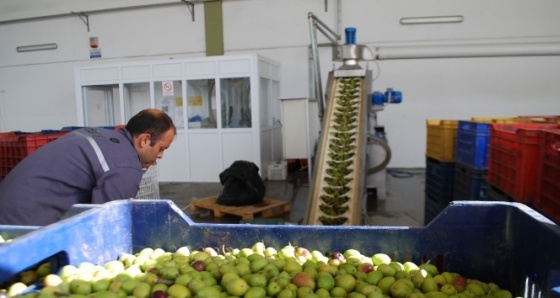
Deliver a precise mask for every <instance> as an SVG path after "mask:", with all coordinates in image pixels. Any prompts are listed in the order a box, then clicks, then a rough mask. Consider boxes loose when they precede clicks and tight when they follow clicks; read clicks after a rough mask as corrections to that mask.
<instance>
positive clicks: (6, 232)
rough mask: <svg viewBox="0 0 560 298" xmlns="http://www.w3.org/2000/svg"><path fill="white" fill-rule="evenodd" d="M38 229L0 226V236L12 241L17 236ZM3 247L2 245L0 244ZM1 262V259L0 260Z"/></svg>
mask: <svg viewBox="0 0 560 298" xmlns="http://www.w3.org/2000/svg"><path fill="white" fill-rule="evenodd" d="M38 228H40V227H38V226H14V225H0V236H2V238H4V240H6V241H8V240H13V239H15V238H17V237H19V236H22V235H25V234H27V233H29V232H31V231H35V230H36V229H38ZM0 245H3V244H0ZM0 260H1V259H0ZM0 266H1V262H0Z"/></svg>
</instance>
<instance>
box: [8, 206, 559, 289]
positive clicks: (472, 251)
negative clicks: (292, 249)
mask: <svg viewBox="0 0 560 298" xmlns="http://www.w3.org/2000/svg"><path fill="white" fill-rule="evenodd" d="M257 241H264V243H266V244H267V245H268V246H272V247H283V246H285V245H287V244H288V243H291V244H292V245H297V246H304V247H307V248H310V249H316V250H319V251H322V252H332V251H344V250H346V249H349V248H354V249H357V250H359V251H361V252H362V253H364V254H366V255H373V254H374V253H377V252H385V253H388V254H390V255H391V256H392V257H393V259H395V260H399V261H405V260H410V261H413V262H418V263H420V262H422V261H426V260H431V261H432V262H433V263H434V264H435V265H436V266H437V267H438V268H439V269H440V270H446V271H452V272H460V273H462V274H464V275H466V276H470V277H473V278H477V279H480V280H483V281H492V282H495V283H497V284H499V285H500V286H502V287H504V288H507V289H509V290H511V291H512V292H513V293H514V295H516V296H523V293H525V291H529V293H534V294H535V295H534V296H525V297H560V254H559V253H558V248H559V247H560V227H559V226H557V225H556V224H554V223H553V222H551V221H550V220H549V219H547V218H546V217H544V216H542V215H541V214H539V213H538V212H536V211H534V210H533V209H531V208H529V207H527V206H525V205H523V204H519V203H506V202H482V201H456V202H452V203H451V204H449V206H448V207H447V208H446V209H445V210H443V211H442V212H441V213H440V214H439V215H438V216H437V217H436V218H434V220H433V221H432V222H431V223H430V224H429V225H427V226H425V227H406V226H289V225H240V224H197V223H194V222H193V221H192V220H191V219H190V218H189V217H188V216H187V215H186V214H185V213H183V212H182V211H181V210H180V209H179V207H178V206H176V205H175V204H174V203H173V202H172V201H169V200H138V201H135V200H122V201H113V202H109V203H107V204H105V205H103V206H101V207H98V208H91V209H89V210H86V211H83V212H81V213H80V214H76V215H74V216H72V217H69V218H67V219H64V220H62V221H60V222H58V223H55V224H52V225H49V226H46V227H43V228H41V229H38V230H35V231H32V232H30V233H27V234H25V235H22V236H20V237H18V238H16V239H15V240H13V241H12V242H10V243H7V244H5V245H1V246H0V260H2V262H1V263H0V278H1V279H2V280H0V282H2V281H5V280H6V279H7V278H9V277H10V276H11V275H14V274H16V273H18V272H20V271H22V270H24V269H25V268H27V267H29V266H32V265H34V264H36V263H37V262H39V261H40V260H44V259H46V258H48V257H50V256H56V257H57V259H58V261H59V265H63V264H73V265H78V264H79V263H80V262H84V261H87V262H93V263H95V264H103V263H105V262H108V261H111V260H116V259H117V258H118V257H119V256H120V255H121V253H137V252H139V251H140V250H141V249H142V248H145V247H152V248H157V247H160V248H163V249H165V250H169V251H173V250H175V249H177V248H179V247H182V246H189V247H191V249H198V248H201V247H222V246H225V247H247V246H250V245H252V244H253V243H255V242H257Z"/></svg>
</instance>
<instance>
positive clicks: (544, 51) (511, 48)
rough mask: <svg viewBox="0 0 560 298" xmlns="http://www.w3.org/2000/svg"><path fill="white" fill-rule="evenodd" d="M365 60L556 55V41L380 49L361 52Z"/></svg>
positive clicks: (559, 49) (559, 52)
mask: <svg viewBox="0 0 560 298" xmlns="http://www.w3.org/2000/svg"><path fill="white" fill-rule="evenodd" d="M363 54H364V56H365V57H364V58H366V60H393V59H432V58H471V57H514V56H559V55H560V43H559V42H543V43H504V44H468V45H447V46H445V45H444V46H401V47H395V46H387V47H384V46H380V47H373V48H372V47H369V53H363Z"/></svg>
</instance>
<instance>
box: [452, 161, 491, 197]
mask: <svg viewBox="0 0 560 298" xmlns="http://www.w3.org/2000/svg"><path fill="white" fill-rule="evenodd" d="M487 174H488V170H478V169H475V168H472V167H469V166H466V165H463V164H460V163H457V164H456V165H455V182H454V186H453V200H474V201H480V200H482V201H486V200H487V199H488V182H486V175H487Z"/></svg>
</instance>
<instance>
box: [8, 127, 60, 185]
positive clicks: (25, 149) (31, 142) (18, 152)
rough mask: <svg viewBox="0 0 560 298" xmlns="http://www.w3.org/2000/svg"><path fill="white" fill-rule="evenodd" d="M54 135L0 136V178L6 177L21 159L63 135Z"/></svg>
mask: <svg viewBox="0 0 560 298" xmlns="http://www.w3.org/2000/svg"><path fill="white" fill-rule="evenodd" d="M66 133H68V132H66V131H61V132H56V133H52V132H51V133H20V134H16V133H13V132H12V133H6V134H4V133H3V134H2V135H0V177H5V176H6V175H8V173H9V172H10V170H12V169H13V168H14V167H15V166H16V165H17V164H18V163H19V162H20V161H21V160H22V159H24V158H25V157H27V156H28V155H29V154H31V153H33V152H35V151H36V150H37V149H39V148H40V147H42V146H44V145H45V144H47V143H49V142H52V141H54V140H56V139H58V138H60V137H61V136H63V135H65V134H66Z"/></svg>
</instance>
